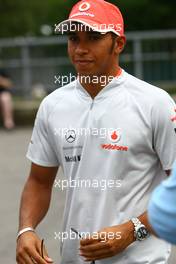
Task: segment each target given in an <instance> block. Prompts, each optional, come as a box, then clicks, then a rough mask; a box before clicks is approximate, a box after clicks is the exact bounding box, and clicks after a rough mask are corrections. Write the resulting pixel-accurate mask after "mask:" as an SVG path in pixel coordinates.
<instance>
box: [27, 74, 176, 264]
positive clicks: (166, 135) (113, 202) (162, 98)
mask: <svg viewBox="0 0 176 264" xmlns="http://www.w3.org/2000/svg"><path fill="white" fill-rule="evenodd" d="M175 109H176V106H175V103H174V101H173V100H172V99H171V97H170V96H169V95H168V94H167V93H166V92H165V91H163V90H161V89H159V88H156V87H154V86H152V85H150V84H148V83H146V82H144V81H141V80H139V79H137V78H135V77H133V76H131V75H130V74H128V73H126V72H125V71H123V72H122V74H121V76H120V77H116V78H114V79H113V80H112V81H111V82H110V83H109V84H108V85H107V86H106V87H104V88H103V89H102V90H101V92H100V93H99V94H98V95H97V96H96V97H95V98H94V100H92V98H91V97H90V95H89V94H88V93H87V92H86V91H85V89H84V88H83V87H82V86H81V84H80V83H79V81H78V80H76V81H74V82H72V83H70V84H68V85H66V86H64V87H62V88H59V89H57V90H56V91H54V92H53V93H52V94H50V95H49V96H47V97H46V98H45V99H44V101H43V102H42V104H41V106H40V109H39V111H38V114H37V117H36V121H35V126H34V130H33V134H32V139H31V143H30V145H29V149H28V152H27V157H28V158H29V159H30V160H31V161H32V162H33V163H35V164H38V165H41V166H48V167H52V166H59V165H60V166H61V167H62V169H63V172H64V175H65V177H66V179H67V180H68V181H69V182H70V181H72V183H73V182H74V184H76V185H75V186H74V187H73V186H70V185H69V187H68V189H67V198H66V204H65V211H64V217H63V231H65V232H68V233H70V228H71V227H73V228H75V229H77V230H78V231H81V232H88V233H90V234H92V233H93V232H97V231H99V230H100V229H102V228H104V227H108V226H113V225H118V224H121V223H124V222H126V221H129V220H130V219H131V218H132V217H137V216H139V215H140V214H142V213H143V212H144V211H146V209H147V205H148V200H149V198H150V196H151V192H152V191H153V189H154V188H155V187H156V186H157V185H158V184H159V183H160V182H161V181H162V180H163V179H164V178H165V177H166V174H165V172H164V171H165V170H169V169H171V168H172V165H173V162H174V160H175V158H176V133H175V127H176V126H175V122H173V121H172V117H173V115H175ZM82 181H84V186H83V184H82V185H81V182H82ZM86 181H87V185H86V186H85V182H86ZM102 182H103V184H104V185H103V186H104V187H103V188H102ZM95 183H96V184H95ZM100 183H101V184H100ZM105 183H106V184H105ZM105 185H106V186H105ZM103 189H104V190H103ZM78 247H79V240H78V239H77V240H75V239H65V240H64V241H63V242H62V243H61V254H62V262H61V263H62V264H67V263H73V264H83V263H84V261H83V259H82V258H81V257H80V256H79V255H78ZM169 253H170V245H169V244H167V243H166V242H164V241H161V240H159V239H157V238H155V237H153V236H150V237H149V238H147V239H146V240H145V241H143V242H134V243H133V244H132V245H130V246H129V247H128V248H127V249H126V250H125V251H124V252H123V253H121V254H119V255H116V256H114V257H112V258H108V259H104V260H100V261H96V263H97V264H109V263H111V264H116V263H119V264H138V263H140V264H144V263H145V264H146V263H150V264H164V263H167V260H168V257H169Z"/></svg>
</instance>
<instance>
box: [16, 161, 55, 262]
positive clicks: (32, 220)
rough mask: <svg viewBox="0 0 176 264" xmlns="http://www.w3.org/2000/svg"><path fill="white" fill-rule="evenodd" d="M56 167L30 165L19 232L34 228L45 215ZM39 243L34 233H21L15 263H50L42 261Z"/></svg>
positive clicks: (21, 206)
mask: <svg viewBox="0 0 176 264" xmlns="http://www.w3.org/2000/svg"><path fill="white" fill-rule="evenodd" d="M57 170H58V167H42V166H38V165H35V164H32V166H31V171H30V175H29V178H28V180H27V182H26V184H25V187H24V190H23V193H22V198H21V205H20V217H19V231H20V230H22V229H23V228H26V227H32V228H34V229H35V228H36V227H37V225H38V224H39V223H40V222H41V220H42V219H43V218H44V216H45V215H46V213H47V211H48V208H49V205H50V199H51V193H52V186H53V183H54V180H55V177H56V173H57ZM40 246H41V241H40V239H39V238H38V237H37V235H36V234H35V233H34V232H25V233H23V234H22V235H21V236H20V237H19V238H18V241H17V263H18V264H22V263H25V264H32V263H33V262H32V259H33V260H34V261H36V262H37V263H38V264H46V263H51V261H49V260H47V257H45V259H46V260H43V259H42V257H41V254H40V253H41V252H40Z"/></svg>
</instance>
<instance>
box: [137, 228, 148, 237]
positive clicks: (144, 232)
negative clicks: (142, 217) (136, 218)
mask: <svg viewBox="0 0 176 264" xmlns="http://www.w3.org/2000/svg"><path fill="white" fill-rule="evenodd" d="M136 234H137V239H138V240H144V239H145V238H146V237H147V236H148V231H147V229H146V228H145V226H140V227H139V229H138V230H137V232H136Z"/></svg>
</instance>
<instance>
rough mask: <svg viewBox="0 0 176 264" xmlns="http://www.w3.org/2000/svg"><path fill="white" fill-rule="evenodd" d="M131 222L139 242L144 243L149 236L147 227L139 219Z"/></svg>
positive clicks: (133, 219)
mask: <svg viewBox="0 0 176 264" xmlns="http://www.w3.org/2000/svg"><path fill="white" fill-rule="evenodd" d="M131 222H132V223H133V225H134V237H135V239H136V240H138V241H143V240H145V239H146V238H147V237H148V236H149V232H148V230H147V228H146V226H145V225H143V224H142V223H141V221H139V219H138V218H132V219H131Z"/></svg>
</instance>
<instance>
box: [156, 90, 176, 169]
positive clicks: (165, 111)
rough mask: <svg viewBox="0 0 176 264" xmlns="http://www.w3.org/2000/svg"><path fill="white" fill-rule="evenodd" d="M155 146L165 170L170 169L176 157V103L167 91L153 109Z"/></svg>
mask: <svg viewBox="0 0 176 264" xmlns="http://www.w3.org/2000/svg"><path fill="white" fill-rule="evenodd" d="M152 128H153V147H154V149H155V151H156V152H157V155H158V157H159V159H160V161H161V164H162V167H163V169H164V170H170V169H171V168H172V166H173V163H174V161H175V159H176V105H175V102H174V101H173V99H172V98H171V97H170V96H169V95H168V94H167V93H165V92H163V94H162V96H160V98H158V100H157V102H156V104H155V106H154V107H153V111H152Z"/></svg>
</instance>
